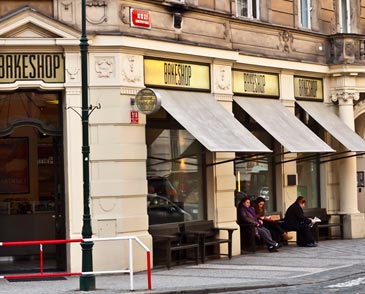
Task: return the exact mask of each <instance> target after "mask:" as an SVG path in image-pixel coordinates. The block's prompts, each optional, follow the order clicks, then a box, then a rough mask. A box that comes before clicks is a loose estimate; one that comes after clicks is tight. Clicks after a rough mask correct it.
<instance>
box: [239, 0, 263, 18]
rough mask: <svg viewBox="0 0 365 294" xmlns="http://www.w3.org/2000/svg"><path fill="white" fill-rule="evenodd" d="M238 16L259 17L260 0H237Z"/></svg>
mask: <svg viewBox="0 0 365 294" xmlns="http://www.w3.org/2000/svg"><path fill="white" fill-rule="evenodd" d="M237 16H244V17H249V18H256V19H259V0H237Z"/></svg>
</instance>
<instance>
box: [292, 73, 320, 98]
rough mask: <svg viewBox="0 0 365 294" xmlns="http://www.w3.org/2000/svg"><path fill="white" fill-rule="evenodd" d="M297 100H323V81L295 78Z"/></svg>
mask: <svg viewBox="0 0 365 294" xmlns="http://www.w3.org/2000/svg"><path fill="white" fill-rule="evenodd" d="M294 95H295V98H304V99H315V100H323V81H322V79H315V78H305V77H294Z"/></svg>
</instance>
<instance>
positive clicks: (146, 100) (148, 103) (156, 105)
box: [135, 88, 161, 114]
mask: <svg viewBox="0 0 365 294" xmlns="http://www.w3.org/2000/svg"><path fill="white" fill-rule="evenodd" d="M135 100H136V106H137V108H138V110H139V111H140V112H142V113H144V114H152V113H155V112H157V111H158V110H159V109H160V107H161V95H160V93H158V92H157V91H156V90H154V89H150V88H144V89H142V90H140V91H139V92H138V93H137V94H136V97H135Z"/></svg>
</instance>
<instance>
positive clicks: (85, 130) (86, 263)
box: [80, 0, 95, 291]
mask: <svg viewBox="0 0 365 294" xmlns="http://www.w3.org/2000/svg"><path fill="white" fill-rule="evenodd" d="M80 53H81V95H82V115H81V119H82V159H83V182H84V185H83V189H84V214H83V218H82V220H83V224H82V238H83V239H87V238H91V237H92V230H91V217H90V208H89V198H90V182H89V154H90V146H89V105H88V83H87V73H88V71H87V53H88V39H87V36H86V2H85V0H81V38H80ZM93 245H94V243H93V242H82V243H81V248H82V272H92V271H93V255H92V248H93ZM80 290H81V291H89V290H95V276H94V275H92V274H90V275H81V276H80Z"/></svg>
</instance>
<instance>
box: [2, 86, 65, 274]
mask: <svg viewBox="0 0 365 294" xmlns="http://www.w3.org/2000/svg"><path fill="white" fill-rule="evenodd" d="M59 97H60V94H59V93H44V92H42V93H41V92H40V93H38V92H31V91H20V92H17V93H9V94H6V93H0V158H1V159H0V241H27V240H49V239H50V240H54V239H64V238H65V213H64V211H65V197H64V178H63V148H62V145H63V144H62V141H63V140H62V131H61V130H62V127H61V126H62V120H61V117H62V109H61V103H60V99H59ZM43 254H44V267H45V270H53V271H54V270H65V269H66V249H65V245H44V246H43ZM38 256H39V246H33V245H32V246H14V247H2V248H0V260H3V261H9V264H7V265H6V266H5V268H3V267H2V266H1V265H3V264H4V263H1V264H0V271H1V272H7V273H9V270H10V271H11V272H17V271H22V270H29V269H39V261H38ZM18 261H21V266H19V263H18ZM12 269H14V270H12Z"/></svg>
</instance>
